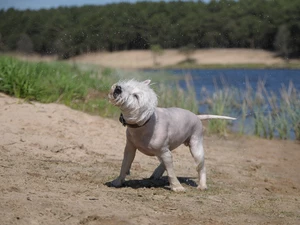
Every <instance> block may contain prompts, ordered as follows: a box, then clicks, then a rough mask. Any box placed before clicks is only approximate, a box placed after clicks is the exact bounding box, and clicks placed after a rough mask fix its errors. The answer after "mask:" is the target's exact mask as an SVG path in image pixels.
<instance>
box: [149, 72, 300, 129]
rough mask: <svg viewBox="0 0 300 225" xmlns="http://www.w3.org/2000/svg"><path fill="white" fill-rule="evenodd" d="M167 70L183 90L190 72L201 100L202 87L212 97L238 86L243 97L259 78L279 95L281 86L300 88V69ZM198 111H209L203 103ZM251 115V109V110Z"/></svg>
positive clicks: (235, 114) (266, 86)
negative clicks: (221, 91) (217, 92)
mask: <svg viewBox="0 0 300 225" xmlns="http://www.w3.org/2000/svg"><path fill="white" fill-rule="evenodd" d="M152 71H153V70H152ZM153 72H154V71H153ZM165 72H167V73H170V74H173V75H174V76H177V78H178V79H179V85H180V86H181V87H182V88H183V89H186V81H185V77H186V75H189V77H190V78H192V79H191V81H192V84H193V85H194V88H195V91H196V97H197V100H198V101H199V102H201V101H202V100H203V96H201V95H202V93H201V91H202V90H203V88H205V90H206V93H208V94H209V95H210V96H211V95H212V94H213V93H214V92H215V91H216V90H217V89H223V88H224V87H230V88H235V89H237V90H238V91H240V93H241V97H242V93H244V92H245V90H246V89H247V84H248V85H250V86H251V88H252V89H253V92H254V93H255V92H256V90H257V84H258V82H259V81H263V82H264V84H265V85H264V87H265V89H266V91H267V92H268V93H271V92H273V93H275V94H276V95H277V96H278V97H279V96H280V90H281V89H282V87H283V86H284V87H285V88H286V89H288V87H289V85H290V82H292V84H293V86H294V87H295V88H296V90H297V92H298V93H299V91H300V70H297V69H170V70H165ZM268 107H270V106H266V108H268ZM199 112H200V113H210V112H209V111H208V107H207V106H206V105H200V107H199ZM250 114H251V112H249V115H250ZM229 115H231V116H236V117H239V112H229ZM246 123H248V124H247V125H249V127H251V128H250V130H252V129H253V124H252V125H251V119H249V120H247V121H246ZM249 133H250V132H249Z"/></svg>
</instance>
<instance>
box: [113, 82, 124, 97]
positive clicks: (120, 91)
mask: <svg viewBox="0 0 300 225" xmlns="http://www.w3.org/2000/svg"><path fill="white" fill-rule="evenodd" d="M121 93H122V88H121V86H119V85H117V86H116V88H115V90H114V93H113V96H114V98H116V97H118V95H120V94H121Z"/></svg>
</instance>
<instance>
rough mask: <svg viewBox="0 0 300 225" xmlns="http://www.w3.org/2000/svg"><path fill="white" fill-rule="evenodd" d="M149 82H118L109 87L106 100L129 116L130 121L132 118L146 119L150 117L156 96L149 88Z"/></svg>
mask: <svg viewBox="0 0 300 225" xmlns="http://www.w3.org/2000/svg"><path fill="white" fill-rule="evenodd" d="M150 82H151V81H150V80H145V81H143V82H138V81H136V80H129V81H120V82H118V83H116V84H114V85H113V86H112V87H111V89H110V93H109V94H108V98H109V100H110V102H111V103H112V104H114V105H115V106H117V107H119V108H120V109H121V111H122V112H123V113H127V114H130V117H132V120H134V118H133V117H136V119H137V118H140V117H147V116H149V115H152V113H153V112H154V110H155V107H156V105H157V96H156V94H155V92H154V91H153V90H152V89H151V88H150V87H149V85H150ZM138 120H139V119H138Z"/></svg>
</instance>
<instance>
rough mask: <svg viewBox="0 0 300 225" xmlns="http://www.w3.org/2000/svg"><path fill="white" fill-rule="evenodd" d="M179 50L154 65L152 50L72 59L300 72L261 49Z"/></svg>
mask: <svg viewBox="0 0 300 225" xmlns="http://www.w3.org/2000/svg"><path fill="white" fill-rule="evenodd" d="M190 58H191V59H192V60H190V61H191V62H187V60H186V56H185V55H184V54H182V53H181V52H179V50H176V49H168V50H164V51H163V53H162V54H161V55H158V56H157V62H158V64H156V65H154V59H153V53H152V52H151V51H150V50H132V51H121V52H97V53H89V54H83V55H80V56H77V57H74V58H72V59H70V61H72V62H78V63H91V64H96V65H101V66H106V67H113V68H122V69H144V68H295V67H296V68H297V67H298V68H300V60H290V61H289V63H288V64H287V63H286V61H285V60H284V59H282V58H280V57H278V56H276V53H274V52H270V51H265V50H258V49H199V50H195V51H194V53H193V54H192V55H191V56H190Z"/></svg>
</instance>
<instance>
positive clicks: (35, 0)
mask: <svg viewBox="0 0 300 225" xmlns="http://www.w3.org/2000/svg"><path fill="white" fill-rule="evenodd" d="M138 1H141V0H0V9H4V10H6V9H8V8H15V9H19V10H25V9H33V10H38V9H41V8H44V9H49V8H56V7H59V6H82V5H105V4H109V3H118V2H130V3H135V2H138ZM144 1H145V0H144ZM148 1H149V0H148ZM151 1H156V2H157V1H159V0H151ZM167 1H168V0H165V2H167ZM183 1H184V0H183ZM203 1H204V2H208V1H209V0H203Z"/></svg>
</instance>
